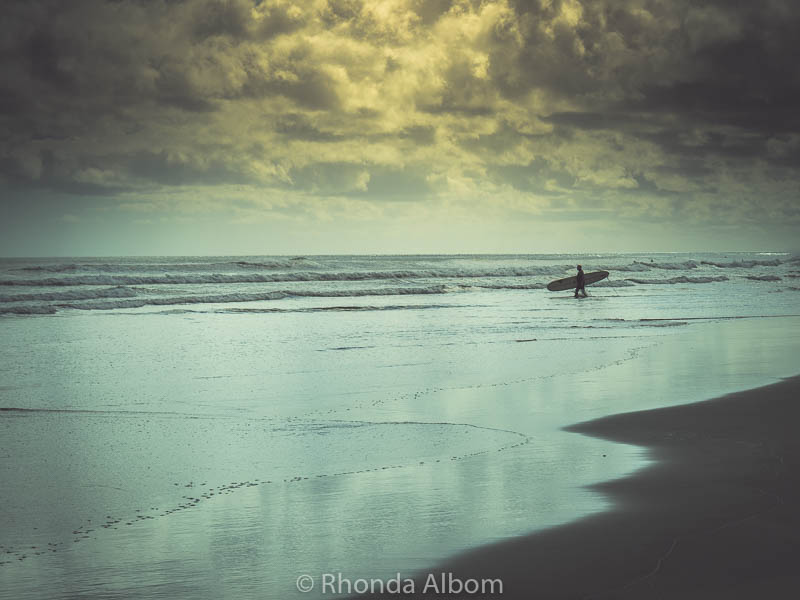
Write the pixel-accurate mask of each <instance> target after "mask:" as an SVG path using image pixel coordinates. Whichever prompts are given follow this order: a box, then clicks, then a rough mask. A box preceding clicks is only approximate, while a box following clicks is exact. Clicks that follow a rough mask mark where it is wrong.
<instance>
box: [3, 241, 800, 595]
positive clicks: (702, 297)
mask: <svg viewBox="0 0 800 600" xmlns="http://www.w3.org/2000/svg"><path fill="white" fill-rule="evenodd" d="M576 258H578V257H576V256H572V255H487V256H478V255H469V256H447V255H441V256H377V257H365V256H333V257H331V256H310V257H288V258H287V257H174V258H165V257H152V258H142V257H129V258H97V259H26V260H21V259H14V260H7V261H5V262H3V263H2V264H0V288H2V289H0V312H2V313H3V314H2V317H0V328H1V329H2V338H3V344H2V345H0V409H2V410H0V434H2V441H3V444H2V450H1V451H0V480H2V482H3V486H1V487H0V502H1V503H2V506H3V507H4V511H3V514H2V517H0V519H1V521H0V525H2V527H0V532H1V533H0V598H3V599H5V598H9V599H11V598H13V599H14V600H22V599H31V600H33V599H39V598H63V599H67V598H74V597H84V598H131V597H135V598H152V599H161V598H181V599H182V598H192V600H195V599H198V598H200V599H208V600H211V599H214V600H216V599H217V598H225V597H236V598H259V599H262V598H265V599H273V598H274V599H276V600H278V599H280V600H283V599H286V598H301V597H302V598H320V597H322V598H324V597H328V598H331V597H337V596H338V597H345V596H346V595H348V593H347V590H346V589H343V590H342V593H339V591H338V590H335V591H336V593H332V592H331V590H329V589H328V590H326V589H324V588H323V586H322V584H323V583H324V582H325V581H326V578H329V577H331V576H334V577H337V576H339V575H341V577H342V578H344V579H348V580H351V581H357V580H360V579H364V580H371V579H375V580H378V581H383V580H388V579H391V578H394V577H399V578H401V579H405V578H411V579H413V578H414V577H415V576H416V575H418V574H420V573H428V572H430V571H431V570H432V569H434V568H438V567H437V565H448V564H451V561H455V562H453V563H452V564H454V565H459V564H461V565H463V570H462V571H460V572H463V573H467V574H468V573H470V572H471V571H472V570H473V567H475V565H474V564H473V563H470V562H469V561H470V560H476V561H477V564H479V565H482V568H480V569H478V568H477V567H476V568H475V573H476V574H478V573H483V572H484V570H483V567H486V569H487V570H490V569H489V568H490V567H494V566H498V568H501V571H502V572H500V573H499V574H498V575H497V576H502V577H508V582H507V583H506V585H507V586H510V587H508V588H507V591H506V592H505V596H507V597H513V595H511V594H514V593H516V594H523V595H524V596H525V597H530V595H531V594H535V593H536V591H537V589H538V588H539V587H540V588H541V589H542V594H541V596H540V597H543V598H547V597H549V596H548V594H549V593H551V592H550V591H548V590H552V592H553V593H564V594H568V593H572V592H571V591H570V590H571V589H572V588H570V585H573V584H576V583H580V582H584V581H585V582H588V581H590V578H589V577H588V576H587V577H582V576H580V571H576V570H574V569H573V565H576V564H579V562H580V560H584V559H585V560H589V561H595V560H600V558H602V559H604V560H609V561H612V562H613V561H618V562H619V563H620V564H621V565H622V567H624V568H621V570H619V571H618V574H617V575H614V573H615V571H614V569H613V568H611V566H608V567H607V568H606V567H604V568H603V569H601V570H599V571H598V572H597V575H598V577H600V576H602V577H607V578H609V580H608V581H605V580H603V581H600V584H599V585H598V586H597V587H594V588H592V590H591V592H592V593H601V592H603V593H605V592H608V593H611V594H612V595H613V594H615V593H616V592H614V591H613V590H614V589H616V587H619V586H622V585H625V584H627V583H629V582H630V581H632V580H633V579H635V578H637V577H640V576H641V575H642V573H643V572H644V573H647V572H649V570H652V568H653V566H652V564H651V563H652V560H651V559H652V554H653V553H656V554H658V552H662V553H666V552H667V550H669V544H670V543H671V539H672V538H670V541H669V543H668V544H667V548H666V549H664V548H662V546H663V539H661V538H660V537H658V536H657V535H656V534H657V533H658V532H659V531H660V532H661V533H662V534H664V535H668V534H669V532H673V535H674V536H677V535H679V534H680V535H684V532H685V530H686V528H685V527H684V526H683V524H682V521H681V520H680V518H678V517H679V516H680V515H678V516H677V517H676V516H674V515H672V514H671V513H670V512H669V510H670V509H671V508H670V507H672V504H670V503H666V504H665V502H666V500H667V499H668V498H669V497H670V496H669V495H668V494H666V493H658V494H656V496H655V500H653V499H650V498H646V497H644V496H642V493H643V492H642V493H640V494H639V495H631V496H625V495H622V494H621V493H618V489H617V488H618V487H619V486H622V487H619V492H621V491H623V489H625V486H626V485H627V484H623V483H621V482H625V481H629V480H628V479H625V478H626V477H629V476H631V475H632V474H633V477H634V479H631V480H630V481H638V480H637V479H635V478H636V477H639V476H646V477H649V475H647V474H648V473H650V472H651V470H652V469H655V471H656V472H658V471H659V469H662V466H659V465H662V463H660V462H658V461H659V460H661V459H662V458H663V457H664V456H667V455H666V454H665V452H666V450H665V449H664V448H662V447H661V446H651V444H649V443H648V440H647V436H646V435H645V434H646V433H647V431H645V430H642V431H643V432H644V433H642V436H641V439H639V438H637V437H636V432H637V431H639V429H637V428H629V429H626V428H621V429H620V430H619V432H615V433H614V435H611V434H609V435H599V436H598V435H595V432H594V431H589V429H586V431H583V430H581V431H580V432H579V431H578V430H577V429H576V430H573V429H572V428H570V426H571V425H573V424H575V423H586V422H591V421H596V420H597V419H602V418H604V417H607V416H608V415H615V414H621V413H631V414H636V413H640V412H641V411H643V410H645V411H648V410H655V409H659V410H660V409H662V408H664V407H669V406H676V405H691V403H697V402H701V401H705V400H708V399H710V398H715V397H720V396H724V395H727V394H731V393H735V392H739V391H741V390H747V389H755V388H760V387H762V386H765V385H769V384H772V383H775V382H776V381H779V380H781V379H783V378H787V377H791V376H793V375H796V374H797V370H798V369H797V360H796V357H797V356H798V352H800V340H798V336H797V335H796V332H797V331H798V329H799V328H800V317H798V316H797V314H798V312H800V311H798V306H797V302H798V301H797V290H796V289H795V287H793V283H794V277H795V276H797V275H799V274H800V273H799V272H798V267H797V259H796V258H794V257H792V256H790V255H785V254H784V255H777V256H776V255H769V254H768V255H764V254H758V253H750V254H735V255H721V254H685V255H671V254H670V255H655V256H644V255H597V256H594V257H590V258H589V259H588V260H587V259H586V258H587V257H580V258H581V260H582V262H583V264H584V268H585V269H587V271H591V270H597V269H604V270H608V271H609V272H610V276H609V278H608V279H607V280H605V281H604V282H601V283H600V284H597V285H593V286H589V287H588V291H589V293H590V297H589V298H586V299H582V300H575V299H574V298H572V293H571V292H570V291H567V292H561V293H550V292H547V291H545V289H544V288H545V286H546V283H547V281H549V280H551V279H556V278H561V277H564V276H567V275H570V274H571V273H572V272H574V263H575V262H576ZM698 406H701V405H698ZM681 410H683V409H681ZM687 410H688V409H687ZM647 414H649V413H647ZM653 414H660V413H653ZM619 418H622V419H624V418H628V417H619ZM654 418H655V417H654ZM656 421H658V419H656ZM789 421H790V422H791V420H790V419H789ZM719 423H720V424H721V425H725V424H726V423H728V421H726V420H725V419H721V420H720V421H719ZM565 428H568V429H569V430H566V429H565ZM654 431H655V430H654ZM690 431H692V430H690ZM587 433H591V434H592V435H586V434H587ZM596 433H597V434H601V433H603V432H602V431H600V430H598V431H597V432H596ZM698 435H699V434H698ZM714 439H716V438H714ZM640 442H641V443H640ZM740 446H741V447H740ZM749 447H750V446H749V445H747V444H740V445H734V446H733V448H734V450H731V451H730V452H728V451H727V450H724V449H720V450H719V452H718V455H715V454H713V453H711V452H710V451H709V452H708V453H706V454H707V456H708V460H712V458H713V457H715V456H716V458H714V459H713V460H716V461H717V462H720V463H724V462H725V460H728V457H730V459H731V460H733V459H735V458H737V457H739V456H740V454H737V452H739V451H740V450H742V449H747V448H749ZM681 448H683V446H681ZM712 450H715V451H716V449H715V448H712ZM742 451H744V450H742ZM669 456H670V457H672V456H673V455H672V454H670V455H669ZM704 456H705V455H704ZM674 457H675V458H674V459H673V458H669V462H667V463H663V464H665V465H676V464H678V463H677V462H676V461H677V460H678V459H679V458H681V459H682V457H681V456H679V455H678V454H675V455H674ZM701 458H703V457H702V456H701ZM723 459H724V460H723ZM691 460H692V461H693V462H692V464H695V463H698V461H697V459H695V458H691ZM712 462H713V461H712ZM698 464H699V463H698ZM766 464H767V465H768V466H769V464H772V463H769V461H766ZM715 465H716V463H714V464H712V465H710V466H709V467H708V469H707V471H708V472H711V471H712V467H715ZM676 468H677V467H676ZM678 472H679V473H684V474H686V475H689V474H690V473H691V471H686V470H685V469H682V468H678ZM698 479H700V478H699V477H698ZM718 481H719V478H716V479H712V480H709V481H708V482H707V483H708V484H709V485H712V484H715V483H716V482H718ZM608 482H614V483H611V484H609V483H608ZM648 485H649V484H648ZM653 485H654V486H655V484H653ZM675 485H676V486H677V485H679V484H675ZM680 485H681V486H683V487H686V485H687V484H680ZM694 487H695V486H694V485H693V489H694ZM762 487H763V486H762ZM646 489H649V488H646ZM654 489H655V488H654ZM697 489H700V488H699V487H697ZM764 489H767V488H764ZM726 490H729V491H730V494H729V497H727V499H726V498H722V499H721V500H720V499H716V500H715V501H714V506H715V507H721V508H724V509H725V511H727V512H722V513H720V514H721V517H720V519H721V520H720V521H719V524H720V525H721V524H722V523H727V522H728V521H730V519H728V521H725V520H724V519H726V518H727V517H728V516H730V514H732V513H735V515H734V517H736V518H738V515H739V512H737V511H739V509H740V504H741V507H742V508H741V509H742V510H745V509H749V508H750V506H749V505H748V504H747V503H748V502H751V500H753V498H755V499H756V500H759V499H760V500H761V501H762V502H767V501H768V499H769V496H768V495H760V496H759V495H755V496H754V494H750V495H747V494H743V493H742V492H741V489H740V488H737V487H736V486H735V485H734V484H730V485H729V484H727V483H726V484H725V485H723V486H722V487H720V488H719V490H717V492H714V493H712V492H711V491H707V492H703V493H702V498H700V500H704V499H705V498H706V496H707V497H708V498H713V497H714V494H716V493H719V494H722V495H723V496H724V491H726ZM690 491H691V490H690ZM612 492H613V493H612ZM640 496H641V497H640ZM756 496H757V497H756ZM634 500H636V501H634ZM661 500H664V501H665V502H661ZM690 500H691V501H693V496H692V495H690V494H688V493H687V494H684V495H683V496H681V502H682V504H681V505H680V506H683V505H684V504H685V505H686V506H694V505H693V504H691V502H690ZM709 510H711V507H710V505H709ZM648 511H656V512H655V513H651V512H648ZM651 514H657V515H658V519H656V521H657V523H656V525H658V524H659V523H660V524H661V525H658V527H662V529H658V527H656V528H655V529H654V532H655V533H653V535H652V536H650V535H649V534H647V535H645V537H636V536H635V535H634V533H633V532H634V531H643V532H645V533H647V531H648V530H647V529H646V528H644V526H643V525H641V526H640V525H639V524H634V525H623V520H624V519H627V518H630V517H631V515H632V516H634V517H635V516H637V515H651ZM698 514H699V513H698ZM731 518H733V517H731ZM596 519H597V520H596ZM643 519H644V520H643V522H647V519H646V518H645V517H643ZM595 520H596V521H595ZM595 522H596V523H597V525H592V526H593V527H597V528H598V531H603V528H604V527H606V528H607V529H606V530H605V531H606V533H607V534H606V536H605V537H592V536H591V535H588V534H586V533H581V534H576V535H580V537H581V538H583V537H586V540H594V541H592V542H588V541H587V542H579V540H578V538H576V537H573V538H570V536H569V535H566V537H559V536H563V535H564V534H563V533H559V532H563V531H572V530H573V529H572V528H576V529H574V531H578V530H579V528H581V527H584V526H586V524H587V523H588V524H591V523H595ZM687 522H691V523H703V522H704V521H703V517H702V515H700V516H698V517H697V518H695V519H694V521H692V520H691V519H689V520H688V521H687ZM653 526H654V527H655V525H653ZM626 527H627V528H629V529H630V531H628V530H627V529H626ZM581 531H583V530H581ZM676 532H677V533H676ZM637 535H638V534H637ZM531 536H533V537H531ZM648 536H649V537H648ZM630 539H633V540H635V543H637V544H638V543H641V544H643V545H644V547H645V550H647V549H648V548H649V550H647V552H645V551H644V550H641V549H639V548H636V547H634V548H633V549H631V548H630V547H628V546H625V543H626V540H630ZM681 539H683V538H681ZM541 540H552V541H551V542H548V543H550V544H551V546H547V545H546V544H544V545H542V546H536V544H543V542H542V541H541ZM559 540H561V541H559ZM534 542H535V544H534ZM528 543H530V544H533V545H531V546H530V547H528V546H527V545H526V544H528ZM614 543H617V544H620V546H619V548H618V549H617V548H614V547H613V546H612V545H613V544H614ZM604 544H605V545H604ZM609 544H612V545H609ZM523 545H525V548H524V550H523ZM537 547H540V548H541V550H536V548H537ZM508 548H512V550H509V551H507V549H508ZM513 548H516V549H517V550H513ZM679 548H681V545H677V546H676V548H675V550H674V551H677V550H678V549H679ZM537 552H538V553H539V554H538V555H537ZM560 552H563V556H565V557H567V556H570V557H571V558H564V559H563V560H562V559H560V558H559V556H560V554H559V553H560ZM570 552H572V553H581V552H583V553H584V554H583V555H580V554H571V555H570V554H569V553H570ZM473 553H474V554H473ZM537 556H539V557H540V558H537ZM581 556H583V558H581ZM598 556H599V557H600V558H597V557H598ZM658 556H661V555H660V554H658ZM477 557H479V558H477ZM593 557H594V558H593ZM631 557H634V558H635V559H636V560H633V559H632V558H631ZM463 561H466V562H463ZM539 562H541V564H542V565H544V567H545V568H543V569H541V570H537V569H536V568H535V566H536V565H537V564H538V563H539ZM719 564H723V563H719ZM502 569H507V572H506V571H504V570H502ZM571 569H573V570H571ZM453 572H455V567H454V571H453ZM488 575H491V573H487V576H488ZM614 577H616V579H614ZM536 578H539V579H536ZM626 578H627V579H626ZM612 579H613V581H612ZM558 581H561V587H558V586H557V585H556V584H557V583H558ZM301 582H310V583H311V584H312V588H311V589H309V591H306V590H304V589H300V588H301V585H304V584H302V583H301ZM546 583H547V585H551V584H552V586H555V587H552V586H551V587H547V585H545V584H546ZM606 583H607V584H608V585H606ZM355 591H359V590H355ZM575 593H577V592H575ZM429 596H430V594H426V595H425V597H429ZM556 597H557V596H556ZM567 597H569V596H567Z"/></svg>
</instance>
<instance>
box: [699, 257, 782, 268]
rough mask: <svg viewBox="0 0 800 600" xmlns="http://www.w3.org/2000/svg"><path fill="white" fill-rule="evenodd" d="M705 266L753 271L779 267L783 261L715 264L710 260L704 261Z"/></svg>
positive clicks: (739, 261)
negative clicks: (754, 269) (755, 268)
mask: <svg viewBox="0 0 800 600" xmlns="http://www.w3.org/2000/svg"><path fill="white" fill-rule="evenodd" d="M702 264H704V265H710V266H712V267H718V268H720V269H752V268H753V267H778V266H780V265H781V261H780V260H778V259H777V258H776V259H773V260H735V261H733V262H713V261H709V260H704V261H702Z"/></svg>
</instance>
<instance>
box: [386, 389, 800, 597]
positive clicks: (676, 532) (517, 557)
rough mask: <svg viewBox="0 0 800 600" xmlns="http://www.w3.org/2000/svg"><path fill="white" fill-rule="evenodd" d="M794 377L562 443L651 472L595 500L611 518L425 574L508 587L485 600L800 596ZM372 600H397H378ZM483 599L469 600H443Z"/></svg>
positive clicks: (588, 428) (598, 427) (479, 551)
mask: <svg viewBox="0 0 800 600" xmlns="http://www.w3.org/2000/svg"><path fill="white" fill-rule="evenodd" d="M796 398H800V376H794V377H791V378H787V379H784V380H782V381H779V382H777V383H773V384H770V385H767V386H764V387H760V388H755V389H751V390H746V391H742V392H736V393H732V394H729V395H725V396H722V397H719V398H715V399H711V400H705V401H701V402H696V403H693V404H685V405H678V406H672V407H667V408H658V409H652V410H645V411H639V412H630V413H622V414H617V415H612V416H607V417H601V418H599V419H596V420H592V421H587V422H584V423H579V424H576V425H571V426H568V427H566V428H565V430H566V431H570V432H574V433H580V434H583V435H588V436H592V437H597V438H602V439H606V440H609V441H613V442H616V443H623V444H632V445H636V446H640V447H644V448H646V449H647V451H648V453H649V455H650V457H651V458H652V459H654V461H655V462H654V463H653V464H651V465H648V466H646V467H643V468H642V469H641V470H639V471H636V472H634V473H632V474H630V475H627V476H625V477H622V478H620V479H615V480H612V481H607V482H603V483H600V484H597V485H594V486H591V487H592V489H595V490H597V491H598V492H600V493H602V494H603V495H605V496H606V497H607V498H609V499H610V500H611V501H612V502H613V506H612V508H610V509H609V510H607V511H604V512H601V513H597V514H594V515H591V516H588V517H585V518H582V519H579V520H577V521H573V522H571V523H567V524H565V525H561V526H557V527H554V528H551V529H547V530H543V531H539V532H536V533H532V534H530V535H526V536H522V537H519V538H515V539H512V540H506V541H502V542H498V543H496V544H492V545H488V546H483V547H480V548H476V549H474V550H470V551H467V552H465V553H463V554H461V555H458V556H456V557H452V558H450V559H448V560H446V561H444V562H443V563H442V564H440V565H439V566H437V567H435V568H433V569H430V570H429V572H427V573H424V574H420V575H418V582H419V583H418V585H417V586H416V587H415V593H414V594H407V595H400V596H401V597H413V598H426V597H433V596H435V595H436V594H433V593H432V592H430V591H428V592H427V593H424V594H423V593H422V589H423V586H424V580H425V578H426V577H428V576H429V575H430V574H435V576H436V577H440V574H441V573H445V574H452V577H453V578H456V579H460V580H462V581H466V580H468V579H477V580H479V581H480V580H483V579H486V580H496V579H500V580H502V582H503V593H502V594H495V595H491V594H489V595H486V594H485V595H483V596H480V597H482V598H483V597H485V598H494V597H496V598H513V599H516V598H520V599H522V598H525V599H529V598H537V599H542V600H549V599H573V598H597V599H610V598H630V599H640V598H680V599H692V598H698V599H699V598H703V599H705V600H707V599H713V598H720V599H722V598H725V599H726V600H729V599H731V598H753V597H763V596H765V595H766V596H767V597H770V596H771V597H778V595H779V594H786V593H788V592H795V593H797V592H800V572H798V571H797V557H798V556H800V554H799V553H800V513H798V511H797V510H796V509H795V507H794V505H795V504H796V503H797V502H798V501H800V476H796V475H795V473H797V472H798V468H799V467H800V437H798V436H797V433H796V425H795V424H796V423H798V422H800V401H797V400H795V399H796ZM370 597H387V598H388V597H395V598H396V597H398V594H393V595H389V594H386V595H374V596H370ZM446 597H450V598H475V597H478V596H476V595H475V594H474V593H471V594H470V593H463V592H462V593H460V594H459V593H452V594H447V595H446ZM787 597H788V596H787Z"/></svg>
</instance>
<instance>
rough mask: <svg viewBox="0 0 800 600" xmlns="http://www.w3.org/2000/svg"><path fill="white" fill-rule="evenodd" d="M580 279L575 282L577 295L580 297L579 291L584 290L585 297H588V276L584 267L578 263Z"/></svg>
mask: <svg viewBox="0 0 800 600" xmlns="http://www.w3.org/2000/svg"><path fill="white" fill-rule="evenodd" d="M577 279H578V281H577V283H576V284H575V297H576V298H577V297H578V291H581V292H583V297H584V298H586V296H588V295H589V294H587V293H586V277H585V276H584V275H583V267H582V266H580V265H578V277H577Z"/></svg>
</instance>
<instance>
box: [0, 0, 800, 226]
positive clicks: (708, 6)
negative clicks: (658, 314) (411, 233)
mask: <svg viewBox="0 0 800 600" xmlns="http://www.w3.org/2000/svg"><path fill="white" fill-rule="evenodd" d="M3 12H4V19H3V20H2V24H0V40H2V41H0V74H2V77H1V78H0V81H2V84H0V86H1V87H2V89H0V121H1V122H2V126H3V129H4V133H5V135H4V136H3V138H2V140H0V178H2V179H0V181H2V182H3V185H5V186H12V187H15V188H20V189H25V188H30V189H45V190H52V191H56V192H63V193H66V194H73V195H97V196H103V197H106V198H108V202H110V203H114V202H117V203H120V206H123V205H126V206H129V205H131V202H132V201H133V200H132V197H133V196H137V195H138V196H140V197H139V198H138V200H135V201H134V204H136V203H137V202H138V203H139V205H142V206H146V205H148V204H147V203H148V202H152V201H153V200H152V196H154V195H158V194H168V193H169V190H174V189H176V188H184V189H192V190H195V191H196V192H197V193H198V194H200V195H203V196H205V197H207V198H209V199H211V200H210V202H211V203H212V204H213V205H214V206H220V207H221V206H222V205H224V202H225V201H226V200H225V198H226V197H228V196H227V194H228V191H229V190H230V189H231V186H243V189H247V190H250V191H248V193H247V194H246V195H247V196H248V197H255V196H258V195H259V194H261V195H262V196H268V197H270V198H273V197H278V196H280V197H283V198H286V200H285V202H286V203H288V204H287V205H291V206H293V207H295V208H297V210H298V211H299V212H302V211H301V210H300V207H302V206H305V205H307V206H308V207H309V210H308V211H307V212H308V214H322V212H321V211H319V210H318V208H317V207H318V204H317V202H318V201H319V200H320V199H323V198H327V199H329V200H330V201H331V206H333V205H339V206H345V205H347V206H353V207H358V208H354V211H356V212H358V214H365V212H369V214H377V213H380V212H381V211H382V210H383V209H382V208H381V206H382V205H383V204H384V203H396V202H398V201H403V202H405V203H406V206H407V209H408V210H412V208H411V207H414V208H413V210H421V209H420V207H421V206H424V205H425V203H426V202H428V203H441V202H447V203H451V205H452V204H453V203H457V202H461V203H463V206H465V207H469V210H475V211H478V212H480V211H485V212H487V213H496V212H497V211H498V210H509V211H512V212H513V211H514V210H517V209H519V208H520V207H524V210H525V211H526V212H531V211H530V210H529V209H530V208H531V207H535V210H533V211H532V214H533V213H535V214H538V215H546V214H548V211H549V212H551V213H552V214H565V213H567V212H570V211H573V212H577V211H586V212H587V214H590V213H593V212H594V211H597V210H601V211H610V210H615V209H616V210H618V211H619V212H620V214H623V215H629V216H631V218H641V219H646V218H653V219H655V218H674V219H679V218H681V219H683V218H692V219H695V220H698V221H703V220H705V221H713V220H714V219H721V218H724V219H732V218H741V219H743V220H750V219H754V218H757V216H756V215H755V214H754V213H753V211H751V210H749V209H748V207H749V206H752V205H753V203H754V198H757V199H758V201H759V202H762V203H767V205H768V206H766V207H765V209H764V210H763V211H760V213H758V214H761V216H762V218H763V219H772V220H781V219H790V220H793V221H795V222H796V220H797V219H798V216H797V211H795V210H793V200H792V199H793V198H796V197H797V191H798V189H797V188H798V184H797V183H795V182H797V181H798V178H797V169H798V166H799V165H800V144H798V139H800V116H798V113H797V111H796V106H797V105H799V104H800V74H799V73H800V72H798V70H797V68H796V65H795V62H796V61H795V59H794V56H796V50H797V42H796V31H797V30H798V28H799V27H800V10H798V9H797V8H796V7H795V6H794V5H793V4H792V3H790V2H788V1H779V0H768V1H767V2H764V3H759V4H753V3H751V4H747V3H730V2H723V1H721V0H720V1H714V2H708V3H705V4H703V5H702V6H698V5H697V4H696V3H694V2H690V1H689V0H600V1H591V2H590V1H589V0H582V1H581V0H534V1H513V0H498V1H494V2H492V1H485V2H477V1H467V0H439V1H434V2H423V1H421V0H373V1H368V0H364V1H361V0H327V1H326V0H307V1H304V2H299V3H295V2H289V1H288V0H262V1H259V2H256V1H254V0H204V1H198V2H174V1H167V0H153V1H150V2H140V1H134V0H118V1H115V2H109V1H101V0H76V1H75V2H68V3H65V2H57V1H53V0H36V1H31V2H26V3H8V5H7V6H4V8H3ZM251 192H252V193H251ZM175 197H180V198H181V199H182V200H181V201H187V200H186V197H187V195H186V194H182V193H181V194H177V195H176V196H175ZM248 202H249V201H248ZM348 203H352V204H348ZM245 204H248V203H247V202H246V203H245ZM365 206H372V207H373V209H370V211H366V209H365V208H364V207H365ZM515 207H516V208H515ZM262 208H263V206H262ZM230 210H231V214H235V215H236V216H235V218H237V219H241V218H245V217H242V215H241V212H240V211H241V206H240V205H239V204H237V203H236V202H234V201H231V204H230ZM247 210H248V211H251V210H252V211H257V210H259V208H258V204H257V203H253V204H248V209H247ZM270 210H271V209H270ZM391 210H394V209H391ZM237 211H238V212H237ZM373 211H376V212H373ZM299 212H298V214H299ZM323 212H324V211H323ZM328 214H330V212H329V213H328ZM509 214H511V213H509ZM251 217H252V215H251V214H250V212H248V215H247V217H246V218H247V219H250V218H251Z"/></svg>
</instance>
